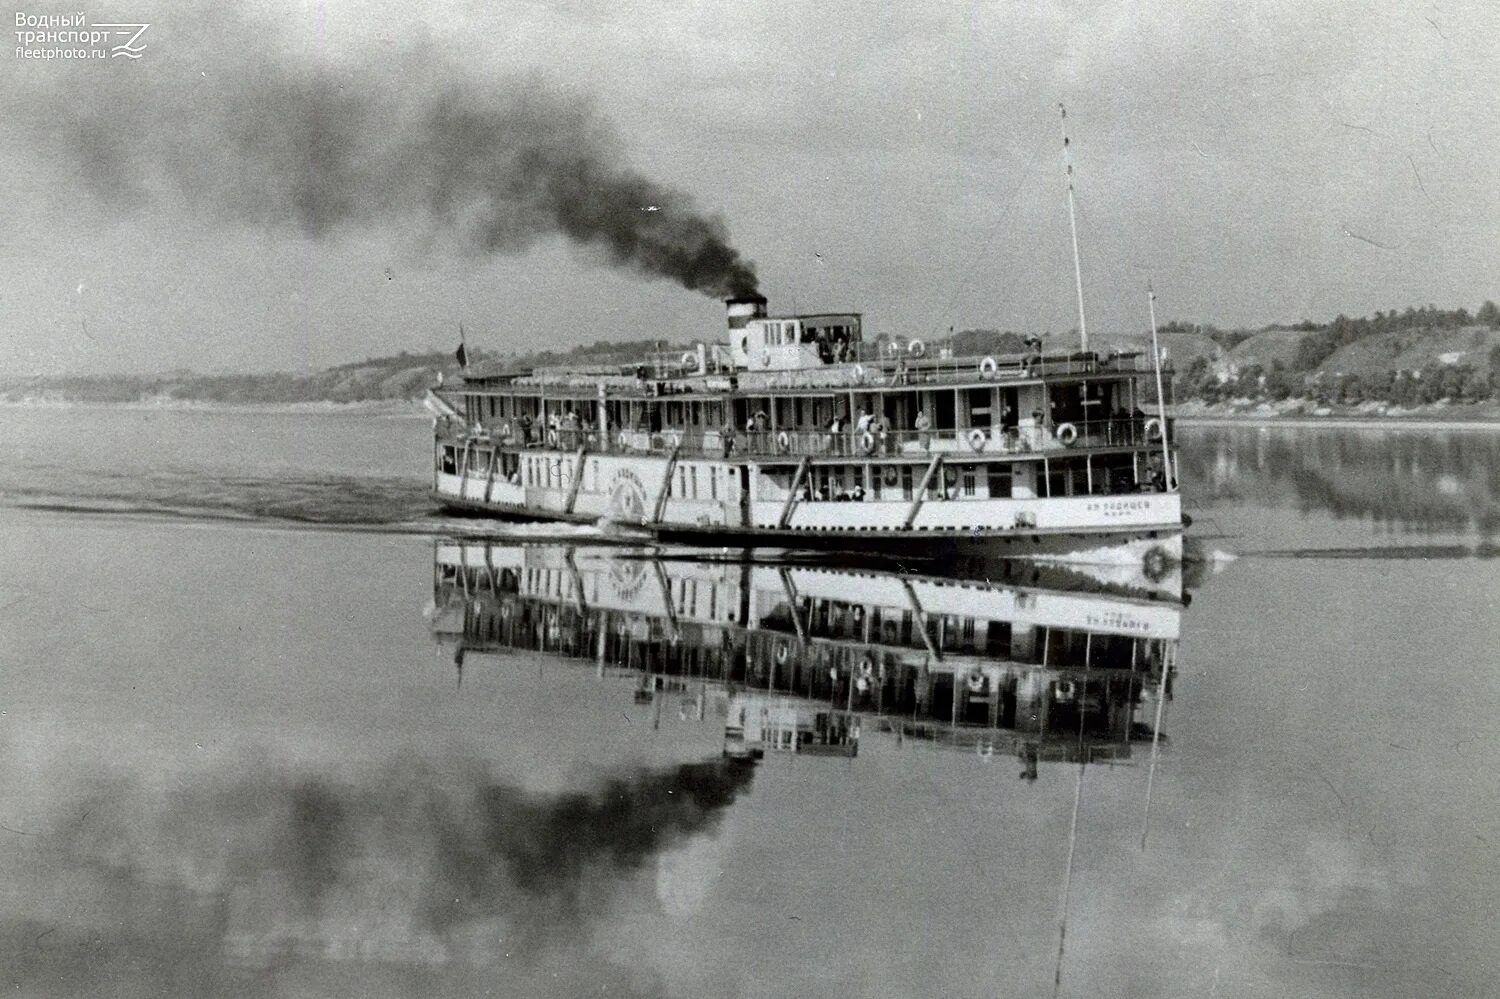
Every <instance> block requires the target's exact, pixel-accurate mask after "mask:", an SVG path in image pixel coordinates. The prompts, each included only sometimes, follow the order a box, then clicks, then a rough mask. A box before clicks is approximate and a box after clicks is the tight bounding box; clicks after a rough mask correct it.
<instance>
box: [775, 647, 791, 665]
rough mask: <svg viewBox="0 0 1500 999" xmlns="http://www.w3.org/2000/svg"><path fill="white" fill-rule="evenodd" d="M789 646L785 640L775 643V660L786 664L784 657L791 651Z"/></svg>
mask: <svg viewBox="0 0 1500 999" xmlns="http://www.w3.org/2000/svg"><path fill="white" fill-rule="evenodd" d="M791 650H792V649H791V646H790V645H787V644H786V642H777V643H776V661H777V662H778V663H780V664H782V665H785V664H786V657H787V655H788V654H789V653H790V652H791Z"/></svg>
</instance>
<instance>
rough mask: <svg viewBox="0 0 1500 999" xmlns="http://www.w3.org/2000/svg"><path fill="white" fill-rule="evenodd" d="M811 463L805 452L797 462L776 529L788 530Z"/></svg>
mask: <svg viewBox="0 0 1500 999" xmlns="http://www.w3.org/2000/svg"><path fill="white" fill-rule="evenodd" d="M811 464H812V459H811V458H809V457H808V456H807V455H805V454H804V455H803V456H802V460H801V461H800V462H798V463H797V473H796V474H795V475H793V476H792V487H791V488H790V489H788V490H787V494H786V502H785V503H783V504H782V505H781V516H780V518H778V519H777V521H776V529H777V530H778V531H784V530H786V525H787V524H789V523H791V520H792V510H793V508H795V507H796V505H797V490H798V489H799V488H801V486H802V480H803V479H804V478H805V477H806V476H807V469H808V466H809V465H811Z"/></svg>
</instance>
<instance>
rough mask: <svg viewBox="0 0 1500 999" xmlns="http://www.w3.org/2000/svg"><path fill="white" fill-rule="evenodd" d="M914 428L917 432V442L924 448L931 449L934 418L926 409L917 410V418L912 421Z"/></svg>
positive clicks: (925, 449)
mask: <svg viewBox="0 0 1500 999" xmlns="http://www.w3.org/2000/svg"><path fill="white" fill-rule="evenodd" d="M912 429H913V430H915V431H916V432H917V443H919V444H921V445H922V450H923V451H928V450H931V448H932V419H931V418H930V417H929V416H928V415H927V410H926V409H919V410H917V418H916V420H915V421H914V422H913V423H912Z"/></svg>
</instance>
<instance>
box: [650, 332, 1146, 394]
mask: <svg viewBox="0 0 1500 999" xmlns="http://www.w3.org/2000/svg"><path fill="white" fill-rule="evenodd" d="M890 346H891V344H889V343H886V344H877V343H857V344H849V345H847V348H846V350H845V351H844V352H843V353H841V354H840V355H839V356H837V357H836V358H835V359H834V360H833V361H830V362H828V364H826V365H822V366H814V367H810V368H797V369H789V370H777V369H774V368H758V367H755V366H754V365H753V364H752V365H751V366H750V367H749V368H745V369H740V370H738V371H736V370H735V369H734V367H733V365H732V362H731V360H730V355H729V352H728V350H727V349H726V348H724V347H723V346H722V345H717V344H709V345H707V346H706V349H705V351H704V356H703V362H704V363H702V364H700V361H699V356H698V353H697V350H696V348H693V349H689V350H686V351H678V352H676V353H670V352H669V353H661V354H653V355H651V356H649V357H648V358H647V359H646V361H645V363H644V364H643V365H641V368H642V370H643V373H644V374H645V376H646V377H648V378H652V379H656V380H670V379H673V378H682V377H691V376H694V375H702V374H709V375H715V374H717V375H728V374H738V375H739V376H740V377H741V379H742V380H743V381H744V382H746V383H753V382H756V381H760V380H767V379H769V380H770V381H771V382H773V384H776V385H781V386H782V387H788V388H790V387H796V386H799V385H802V384H804V383H809V384H810V383H816V384H818V385H829V386H835V387H838V386H845V385H848V386H869V387H881V386H899V385H926V384H933V383H955V382H973V381H995V382H1008V381H1022V380H1026V379H1034V378H1049V377H1058V376H1067V375H1094V374H1105V373H1111V372H1120V373H1124V374H1139V373H1144V372H1148V371H1150V370H1151V366H1150V361H1149V357H1147V356H1145V355H1142V354H1137V353H1120V354H1096V353H1091V352H1080V353H1075V354H1046V355H1030V356H1023V355H1016V354H999V355H995V356H993V357H980V356H977V355H964V356H961V357H960V356H951V355H945V354H943V353H942V352H941V351H930V350H925V349H924V350H923V351H921V352H920V353H912V352H911V351H910V350H908V349H906V348H903V349H901V350H898V351H895V352H894V353H893V352H891V351H890V350H889V348H890ZM1168 371H1170V368H1169V367H1165V366H1164V367H1163V372H1164V373H1166V372H1168Z"/></svg>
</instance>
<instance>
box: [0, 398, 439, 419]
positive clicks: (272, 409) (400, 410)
mask: <svg viewBox="0 0 1500 999" xmlns="http://www.w3.org/2000/svg"><path fill="white" fill-rule="evenodd" d="M0 408H9V409H113V410H129V411H131V412H147V413H149V412H156V411H161V412H174V413H177V412H192V411H201V412H205V413H307V414H313V415H316V414H318V413H327V414H330V415H340V414H347V415H359V416H416V415H419V414H421V413H422V412H423V409H422V403H421V401H420V400H417V399H369V400H362V401H359V402H332V401H329V400H322V401H318V402H215V401H212V400H208V399H137V400H134V401H130V402H96V401H73V400H68V399H0Z"/></svg>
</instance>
